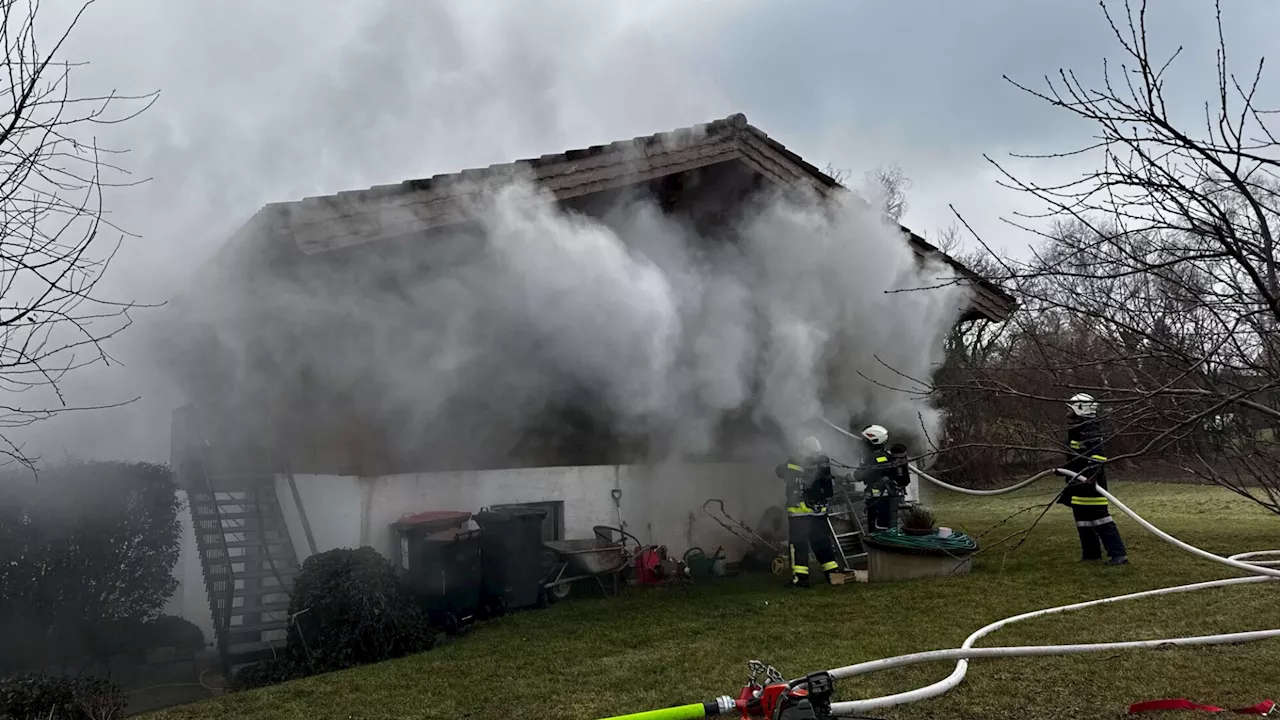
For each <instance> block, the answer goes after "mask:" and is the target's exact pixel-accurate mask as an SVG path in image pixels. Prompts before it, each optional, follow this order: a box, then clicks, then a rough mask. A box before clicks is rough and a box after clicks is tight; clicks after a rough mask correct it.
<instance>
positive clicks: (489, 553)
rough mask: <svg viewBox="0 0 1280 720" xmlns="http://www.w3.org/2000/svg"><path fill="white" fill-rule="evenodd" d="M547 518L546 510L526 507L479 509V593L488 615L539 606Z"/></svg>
mask: <svg viewBox="0 0 1280 720" xmlns="http://www.w3.org/2000/svg"><path fill="white" fill-rule="evenodd" d="M546 517H547V511H546V510H538V509H535V508H527V507H511V508H503V509H501V510H481V511H480V512H479V513H477V514H476V516H475V520H476V524H477V525H479V526H480V528H481V529H482V530H483V531H484V537H483V538H482V540H481V542H482V547H483V552H482V554H481V557H482V560H483V568H484V575H483V577H484V580H483V583H482V591H483V594H484V601H485V604H486V605H487V606H488V607H489V610H490V612H494V613H501V612H503V611H505V610H516V609H518V608H526V607H532V606H534V605H538V604H539V600H540V597H541V594H542V580H543V571H542V566H541V562H540V560H541V553H542V522H543V520H544V519H545V518H546Z"/></svg>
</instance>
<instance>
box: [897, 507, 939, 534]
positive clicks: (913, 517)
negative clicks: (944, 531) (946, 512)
mask: <svg viewBox="0 0 1280 720" xmlns="http://www.w3.org/2000/svg"><path fill="white" fill-rule="evenodd" d="M935 522H937V517H936V516H935V515H934V514H933V513H932V512H930V511H928V510H927V509H925V508H923V507H921V506H919V505H912V506H910V507H908V508H907V509H906V510H904V511H903V513H902V527H903V528H905V529H907V530H932V529H933V524H934V523H935Z"/></svg>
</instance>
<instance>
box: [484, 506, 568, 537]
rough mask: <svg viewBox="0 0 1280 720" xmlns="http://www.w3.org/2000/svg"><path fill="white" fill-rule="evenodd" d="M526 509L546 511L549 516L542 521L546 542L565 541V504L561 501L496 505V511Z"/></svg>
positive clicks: (543, 535) (494, 507)
mask: <svg viewBox="0 0 1280 720" xmlns="http://www.w3.org/2000/svg"><path fill="white" fill-rule="evenodd" d="M516 507H526V508H533V509H534V510H545V511H546V512H547V516H546V517H545V518H543V520H542V539H543V540H544V541H545V540H563V539H564V503H563V502H561V501H559V500H548V501H546V502H527V503H508V504H506V505H494V506H493V509H494V510H501V509H502V508H516Z"/></svg>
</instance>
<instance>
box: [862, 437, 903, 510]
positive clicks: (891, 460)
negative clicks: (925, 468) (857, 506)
mask: <svg viewBox="0 0 1280 720" xmlns="http://www.w3.org/2000/svg"><path fill="white" fill-rule="evenodd" d="M853 477H854V479H855V480H857V481H858V482H861V483H866V486H867V496H868V497H869V498H879V497H886V496H888V495H891V494H895V491H901V490H902V489H904V488H906V487H907V485H908V484H910V482H911V471H910V470H908V469H907V458H906V456H905V455H902V456H901V457H895V456H894V455H891V454H890V453H888V452H885V451H884V450H883V449H881V448H877V449H876V450H874V451H873V452H872V453H871V458H870V461H869V462H868V463H867V464H866V465H864V466H863V467H860V468H858V469H857V470H855V471H854V473H853Z"/></svg>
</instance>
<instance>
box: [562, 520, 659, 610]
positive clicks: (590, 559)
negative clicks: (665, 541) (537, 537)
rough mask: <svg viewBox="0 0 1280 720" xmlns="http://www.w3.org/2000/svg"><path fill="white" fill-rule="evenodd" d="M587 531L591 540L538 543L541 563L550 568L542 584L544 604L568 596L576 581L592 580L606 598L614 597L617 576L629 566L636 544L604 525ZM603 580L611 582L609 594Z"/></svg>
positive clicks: (637, 549)
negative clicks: (630, 543)
mask: <svg viewBox="0 0 1280 720" xmlns="http://www.w3.org/2000/svg"><path fill="white" fill-rule="evenodd" d="M591 532H592V535H593V536H594V537H590V538H585V539H581V540H544V541H543V542H542V547H543V553H544V558H545V559H544V564H545V565H547V566H549V568H550V569H549V570H548V571H547V574H546V576H545V579H544V580H543V583H542V587H543V589H544V591H545V592H546V598H547V600H548V601H551V602H558V601H560V600H564V599H565V598H567V597H569V595H570V594H571V593H572V591H573V583H575V582H577V581H579V580H594V581H595V582H596V584H597V585H599V586H600V591H601V592H603V593H604V594H605V596H606V597H609V596H611V595H617V594H618V589H619V587H620V585H621V580H620V578H619V576H620V575H621V574H622V572H623V571H625V570H626V569H627V568H629V567H631V565H632V563H633V562H634V559H635V554H636V553H637V552H639V549H640V547H641V545H640V541H639V540H637V539H636V537H635V536H634V535H632V534H631V533H629V532H627V531H626V530H622V529H620V528H614V527H609V526H607V525H596V526H595V527H593V528H591ZM628 540H630V541H631V542H632V543H634V544H635V548H634V549H628V546H627V541H628ZM606 578H608V579H610V580H611V584H612V586H613V588H612V592H610V588H609V587H608V586H606V585H605V579H606Z"/></svg>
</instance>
